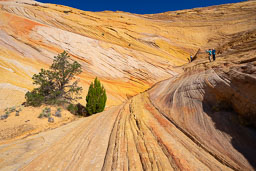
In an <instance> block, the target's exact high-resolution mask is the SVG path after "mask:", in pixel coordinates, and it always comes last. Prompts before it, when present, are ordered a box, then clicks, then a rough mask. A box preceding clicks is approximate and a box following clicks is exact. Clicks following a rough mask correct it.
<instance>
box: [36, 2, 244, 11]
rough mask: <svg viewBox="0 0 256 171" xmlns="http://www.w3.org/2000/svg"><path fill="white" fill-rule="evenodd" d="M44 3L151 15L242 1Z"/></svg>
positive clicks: (88, 9) (86, 9)
mask: <svg viewBox="0 0 256 171" xmlns="http://www.w3.org/2000/svg"><path fill="white" fill-rule="evenodd" d="M37 1H39V2H44V3H52V4H61V5H66V6H70V7H74V8H78V9H81V10H84V11H104V10H111V11H125V12H131V13H137V14H153V13H160V12H166V11H175V10H181V9H190V8H196V7H206V6H211V5H219V4H226V3H235V2H241V1H242V0H154V1H151V0H129V1H127V0H126V1H125V0H37Z"/></svg>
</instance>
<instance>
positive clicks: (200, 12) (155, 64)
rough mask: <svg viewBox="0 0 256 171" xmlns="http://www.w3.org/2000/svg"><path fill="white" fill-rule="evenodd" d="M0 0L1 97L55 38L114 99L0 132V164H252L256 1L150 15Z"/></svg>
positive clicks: (45, 62) (25, 80) (25, 79)
mask: <svg viewBox="0 0 256 171" xmlns="http://www.w3.org/2000/svg"><path fill="white" fill-rule="evenodd" d="M0 2H1V3H0V4H1V11H0V13H1V15H0V16H1V19H2V20H1V22H0V27H1V29H0V34H1V36H0V39H1V40H0V46H1V47H2V48H1V50H0V53H1V56H0V57H1V58H0V62H1V63H0V64H1V65H0V66H1V67H0V69H1V72H0V74H1V81H2V83H1V86H2V87H3V89H1V90H0V91H2V92H3V90H4V91H5V92H8V96H7V94H4V93H2V92H1V93H2V94H1V96H0V97H1V98H2V99H1V100H2V101H1V104H4V105H6V106H8V105H10V104H13V103H14V102H15V103H18V102H20V101H21V100H22V98H20V99H19V100H17V101H12V99H13V97H11V95H9V94H10V92H11V93H14V92H15V93H16V92H20V97H21V96H23V95H24V92H26V90H27V89H31V88H32V86H31V75H32V74H33V73H36V71H38V69H39V68H41V67H47V66H49V65H50V63H51V60H52V56H53V55H56V54H57V52H61V51H62V50H63V49H64V50H67V51H68V52H69V53H70V54H71V55H72V57H73V59H75V60H78V61H79V62H81V64H82V65H83V68H84V73H83V74H82V75H81V76H80V80H81V83H82V84H83V85H84V86H85V87H86V85H88V84H89V82H90V81H88V80H92V78H93V77H94V76H98V77H99V78H100V79H101V80H102V82H103V84H104V85H106V87H107V92H108V97H109V99H110V101H109V102H108V105H109V106H111V105H112V104H119V105H117V106H112V107H109V108H108V109H107V110H106V111H104V112H102V113H99V114H97V115H93V116H90V117H87V118H81V119H79V120H76V121H74V122H72V123H70V124H67V125H64V126H62V127H59V128H57V129H54V130H50V131H47V132H42V133H39V134H37V135H33V136H29V137H27V138H24V139H21V140H16V141H11V142H9V143H6V144H1V145H0V170H29V171H31V170H254V169H255V167H256V165H255V163H256V161H255V154H256V145H255V142H256V133H255V121H256V119H255V118H256V113H255V111H256V108H255V106H256V101H255V99H256V91H255V89H256V58H255V54H256V20H255V17H256V15H255V12H256V11H255V8H256V3H255V1H248V2H242V3H237V4H229V5H223V6H215V7H208V8H198V9H193V10H184V11H177V12H168V13H162V14H154V15H136V14H129V13H124V12H109V11H106V12H100V13H91V12H84V11H80V10H76V9H72V8H68V7H64V6H59V5H53V4H41V3H37V2H35V1H25V0H24V1H21V2H22V3H16V2H14V1H3V2H2V1H0ZM19 23H24V24H22V25H21V24H19ZM20 25H21V27H17V26H20ZM206 47H207V48H208V47H215V48H216V49H217V51H218V54H217V60H216V61H214V62H211V63H210V62H209V61H208V59H207V55H206V54H205V52H204V50H205V49H204V48H206ZM199 48H200V49H199ZM198 49H199V50H198ZM191 53H194V54H196V55H195V58H194V61H193V62H192V63H189V64H185V65H183V66H182V67H176V66H177V65H182V64H184V63H186V58H187V56H188V55H189V54H191ZM164 79H165V80H164ZM159 80H164V81H161V82H158V81H159ZM156 82H158V83H156ZM155 83H156V84H155ZM151 86H153V87H151ZM149 87H151V88H150V89H148V88H149ZM146 89H148V90H147V91H145V90H146ZM139 92H140V93H139ZM131 95H134V96H133V97H131ZM17 97H19V96H17ZM127 98H129V99H128V100H125V99H127ZM8 99H9V100H10V102H8ZM6 101H7V102H6ZM121 101H124V102H123V103H121ZM0 123H1V122H0Z"/></svg>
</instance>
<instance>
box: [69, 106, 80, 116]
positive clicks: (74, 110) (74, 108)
mask: <svg viewBox="0 0 256 171" xmlns="http://www.w3.org/2000/svg"><path fill="white" fill-rule="evenodd" d="M67 110H68V111H69V112H70V113H72V114H74V115H76V114H77V111H78V107H77V105H74V104H69V105H68V107H67Z"/></svg>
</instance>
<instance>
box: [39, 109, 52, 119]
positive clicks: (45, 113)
mask: <svg viewBox="0 0 256 171" xmlns="http://www.w3.org/2000/svg"><path fill="white" fill-rule="evenodd" d="M50 116H51V109H50V108H48V107H46V108H44V109H43V111H42V113H40V115H39V116H38V118H49V117H50Z"/></svg>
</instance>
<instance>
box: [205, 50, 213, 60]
mask: <svg viewBox="0 0 256 171" xmlns="http://www.w3.org/2000/svg"><path fill="white" fill-rule="evenodd" d="M206 52H207V53H208V54H209V61H210V62H211V56H212V50H211V49H208V50H207V51H206Z"/></svg>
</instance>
